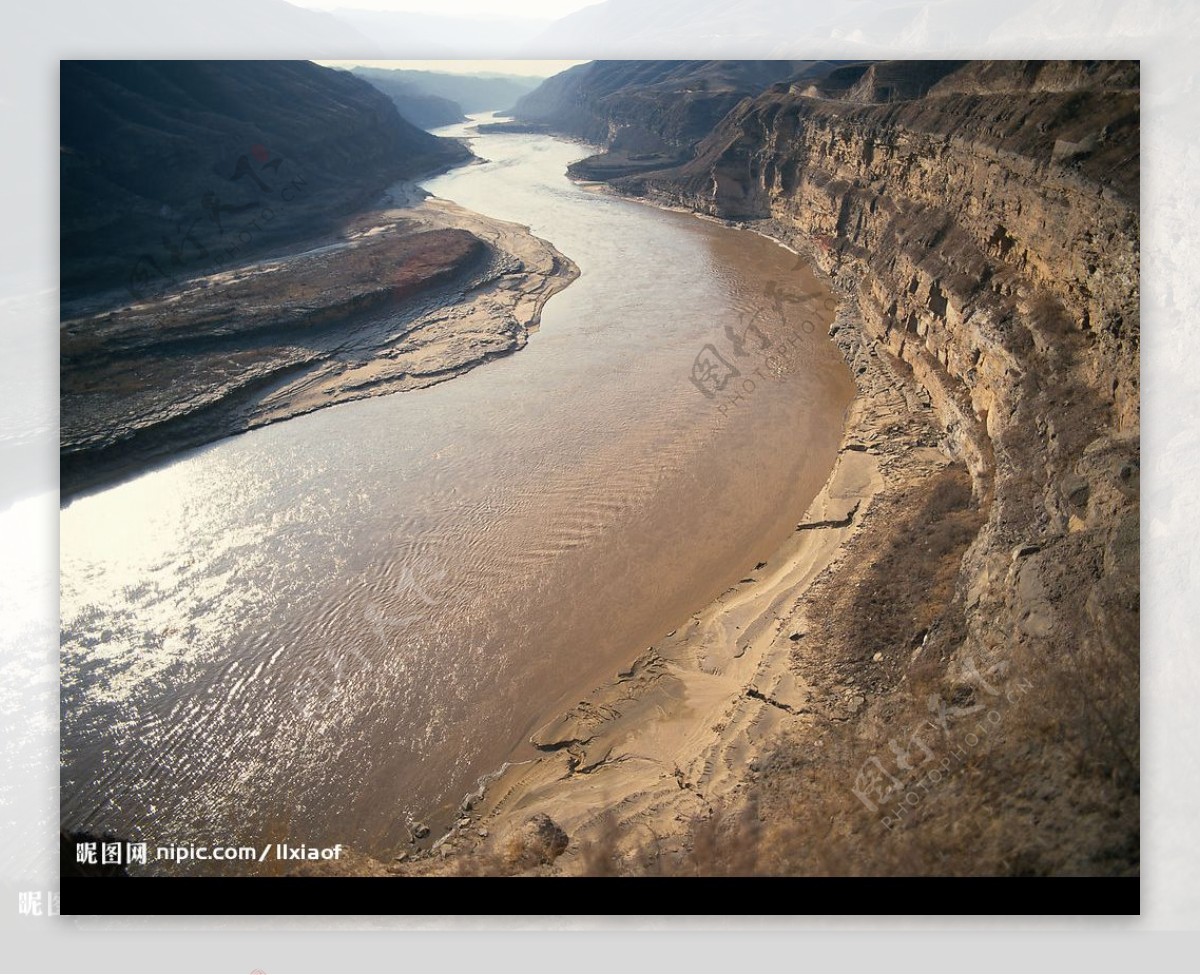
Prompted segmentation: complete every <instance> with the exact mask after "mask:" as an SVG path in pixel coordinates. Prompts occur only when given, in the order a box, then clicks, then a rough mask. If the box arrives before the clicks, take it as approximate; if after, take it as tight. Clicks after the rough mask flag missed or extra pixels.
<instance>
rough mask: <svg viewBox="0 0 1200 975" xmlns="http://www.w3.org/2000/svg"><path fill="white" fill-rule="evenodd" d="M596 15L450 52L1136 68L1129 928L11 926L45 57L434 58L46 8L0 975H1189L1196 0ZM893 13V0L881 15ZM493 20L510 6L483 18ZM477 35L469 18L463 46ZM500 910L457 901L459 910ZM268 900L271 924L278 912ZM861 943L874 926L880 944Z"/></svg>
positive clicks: (28, 204) (24, 118)
mask: <svg viewBox="0 0 1200 975" xmlns="http://www.w3.org/2000/svg"><path fill="white" fill-rule="evenodd" d="M611 2H613V3H619V4H622V5H623V13H621V15H620V16H617V17H615V18H611V19H610V20H609V21H607V22H594V21H593V22H591V23H590V24H587V25H585V26H584V27H582V28H578V29H574V30H571V29H567V28H569V26H570V25H565V26H564V25H561V24H560V25H559V27H560V28H561V29H560V30H559V31H558V33H557V34H555V35H546V37H547V38H549V39H540V40H539V39H538V38H536V37H535V38H533V39H531V40H526V41H522V42H521V43H520V44H519V45H514V46H512V47H511V48H510V49H501V47H500V46H499V45H498V44H497V43H490V42H487V41H486V40H485V41H481V40H479V39H478V36H477V35H474V36H475V39H472V40H469V42H464V44H465V46H464V49H463V50H461V52H457V53H459V54H460V55H461V56H462V57H464V58H492V57H505V56H513V57H523V58H530V57H554V58H595V57H609V58H613V57H617V58H619V57H638V56H641V57H646V56H654V57H766V56H770V57H794V58H810V57H843V58H845V57H868V56H869V57H909V58H912V57H927V56H936V57H1021V58H1024V57H1032V56H1040V57H1082V58H1087V57H1099V56H1104V57H1128V58H1140V59H1141V60H1142V68H1143V71H1142V82H1143V88H1142V92H1143V96H1142V108H1143V111H1142V125H1143V129H1142V131H1143V153H1142V174H1143V175H1142V203H1143V210H1142V213H1143V224H1142V234H1143V238H1142V239H1143V242H1144V249H1143V264H1142V283H1143V296H1144V297H1143V319H1142V324H1143V336H1144V343H1143V344H1144V348H1143V358H1142V365H1143V384H1142V390H1143V396H1142V403H1143V485H1144V493H1143V502H1142V526H1143V527H1142V539H1143V559H1142V566H1143V589H1142V592H1143V595H1142V606H1143V613H1142V618H1143V621H1144V623H1143V633H1142V637H1143V639H1142V648H1143V684H1142V687H1143V698H1142V702H1143V703H1142V715H1143V743H1144V749H1143V752H1144V758H1143V764H1142V769H1143V825H1144V828H1143V834H1142V850H1143V883H1142V892H1143V916H1142V917H1141V918H1139V919H1110V920H1106V921H1105V920H1101V921H1098V920H1076V921H1071V920H1068V919H1062V918H1059V919H1053V920H1037V919H1026V920H1015V919H1011V918H1010V919H996V918H989V917H988V916H987V915H988V913H989V911H991V910H996V909H1006V910H1009V911H1012V910H1019V909H1020V905H1019V904H1005V903H1003V902H998V903H996V904H992V903H986V904H984V903H981V904H978V905H969V906H968V907H971V908H973V909H976V910H978V914H979V916H978V917H975V918H971V919H941V920H939V919H931V918H920V917H907V918H905V917H896V918H886V919H885V918H874V919H872V918H859V919H852V918H840V919H838V918H820V917H817V916H812V914H811V912H814V911H817V910H819V908H820V905H819V904H812V903H774V902H773V903H762V904H745V903H738V904H723V903H711V904H703V905H700V904H697V905H686V906H685V905H678V907H677V909H678V910H688V909H698V908H704V909H707V910H710V911H712V912H714V915H715V916H713V917H698V916H677V917H646V916H639V917H615V916H614V917H578V916H571V915H557V916H548V915H534V914H530V915H529V916H525V917H514V916H503V917H464V918H440V917H425V916H420V915H415V914H404V915H402V916H399V917H380V918H358V919H356V918H329V919H321V918H306V919H296V918H291V919H289V918H270V917H262V918H253V919H244V918H243V919H238V918H230V919H214V918H208V919H199V918H197V919H172V918H108V919H104V918H80V917H72V918H61V917H56V918H46V917H25V916H20V915H19V914H18V910H17V908H18V893H19V892H20V891H23V890H40V891H46V892H48V891H50V890H54V889H56V888H57V876H56V873H57V866H56V846H55V842H56V841H55V837H56V831H57V822H58V809H57V805H58V803H57V748H58V717H57V701H58V691H57V653H58V638H57V622H58V620H57V616H58V608H57V497H56V493H55V492H56V482H57V419H58V368H57V327H56V326H57V315H56V311H57V303H56V295H55V288H56V279H57V263H58V262H57V227H58V201H57V181H58V168H57V162H56V157H57V147H56V143H57V124H58V120H57V94H58V92H57V78H58V60H59V59H60V58H78V57H99V58H124V57H135V58H172V57H218V58H219V57H263V58H275V57H303V58H323V59H331V58H337V59H357V58H420V57H428V56H432V53H431V52H430V51H428V50H423V49H421V48H420V46H419V45H413V44H409V45H407V46H406V47H405V46H404V45H400V47H397V46H396V45H395V44H394V43H392V42H389V43H388V44H387V45H386V46H384V47H382V48H381V47H380V46H379V44H378V38H375V39H374V40H370V41H369V40H367V39H366V38H365V37H362V36H361V35H360V36H358V37H355V36H354V35H353V34H347V33H345V32H341V31H335V30H333V29H332V26H333V25H331V24H330V23H329V22H325V21H311V20H307V19H305V18H309V17H323V16H330V15H328V14H318V13H314V12H312V11H299V10H298V8H296V7H293V6H291V5H290V4H287V3H285V2H284V0H210V2H205V3H203V4H202V5H193V4H190V3H188V4H184V3H175V2H171V0H156V2H146V0H121V2H115V3H86V2H66V0H60V2H43V3H39V4H22V5H20V6H17V5H15V4H10V5H8V6H7V7H6V9H5V12H4V14H3V20H4V33H3V40H2V41H0V44H3V46H4V51H3V57H2V58H0V73H2V77H0V80H2V82H3V83H2V85H0V122H2V128H0V133H2V138H3V142H2V145H3V149H2V155H0V158H2V159H3V166H4V175H3V179H2V180H0V624H2V626H0V650H2V656H0V763H2V764H0V803H2V811H0V825H2V826H3V833H2V834H0V966H2V967H3V968H5V969H6V970H11V971H72V970H82V971H97V972H99V971H123V972H139V971H233V972H250V971H252V970H254V969H261V970H264V971H266V972H272V973H273V972H280V971H343V970H352V971H376V970H422V971H442V970H455V969H459V970H461V969H464V968H483V969H490V970H496V971H509V970H512V971H525V972H535V971H564V970H571V969H581V970H589V971H590V970H605V969H610V970H614V969H615V970H621V969H628V968H637V969H641V970H647V969H650V970H666V971H676V970H678V971H709V970H712V971H721V970H731V969H747V968H748V969H752V970H761V971H774V970H780V971H783V970H795V969H801V968H813V969H818V970H863V969H868V968H876V967H878V968H883V969H884V970H888V971H920V972H935V971H954V972H958V971H966V970H972V969H977V968H978V969H987V970H1018V969H1021V968H1025V967H1033V968H1035V969H1037V970H1053V969H1063V970H1073V971H1094V972H1098V971H1109V970H1111V971H1129V970H1135V969H1142V968H1153V969H1156V970H1162V971H1167V970H1195V965H1196V959H1200V950H1197V949H1200V938H1198V936H1197V935H1196V934H1195V933H1194V932H1196V930H1197V928H1200V884H1198V883H1197V882H1196V880H1195V877H1196V876H1197V874H1198V873H1200V857H1198V856H1197V847H1198V844H1197V840H1196V832H1195V820H1196V815H1197V810H1200V802H1198V801H1197V799H1198V795H1197V774H1196V772H1197V758H1196V755H1197V745H1198V744H1200V736H1198V732H1200V708H1197V706H1196V692H1197V689H1198V685H1200V681H1198V680H1197V676H1198V675H1197V671H1198V665H1197V656H1198V655H1200V636H1198V634H1200V627H1198V626H1197V623H1198V615H1200V614H1198V610H1197V607H1198V606H1200V587H1198V586H1197V572H1196V566H1197V564H1198V559H1197V556H1196V554H1195V553H1196V551H1197V546H1196V542H1197V530H1196V521H1197V516H1198V515H1200V487H1198V485H1200V424H1198V423H1197V419H1198V418H1197V413H1198V410H1197V405H1198V401H1200V400H1198V397H1197V389H1198V386H1200V378H1198V372H1197V366H1198V365H1200V363H1197V362H1196V361H1195V359H1194V356H1195V355H1196V345H1197V340H1196V336H1197V297H1196V296H1197V273H1196V264H1197V257H1198V256H1200V249H1198V247H1197V233H1196V221H1197V218H1198V216H1200V213H1198V208H1197V204H1196V198H1195V194H1196V192H1197V188H1198V181H1197V178H1196V177H1197V170H1198V168H1200V166H1198V161H1200V147H1198V145H1197V142H1196V139H1197V135H1198V134H1200V133H1198V131H1197V125H1196V121H1197V105H1198V104H1200V90H1198V89H1197V83H1196V74H1195V69H1194V64H1195V63H1196V41H1197V39H1198V38H1200V27H1198V14H1200V5H1193V4H1192V3H1189V2H1187V0H1179V2H1152V0H1092V2H1086V0H1079V2H1075V0H1038V2H1032V0H1010V2H1008V3H1004V2H1003V0H986V2H984V0H940V2H939V0H929V2H922V0H877V2H876V0H841V2H837V0H821V2H812V0H801V2H787V0H725V3H724V4H723V5H722V4H716V3H714V2H712V0H658V2H656V0H639V2H632V0H611ZM514 6H517V5H514ZM898 7H901V8H904V9H903V10H901V11H899V15H898V16H897V15H896V13H897V11H896V9H895V8H898ZM721 9H726V10H729V11H732V12H733V13H732V14H730V15H728V19H727V20H726V21H725V22H724V23H726V24H727V25H728V30H727V31H726V30H725V29H724V28H720V29H715V28H714V24H716V25H717V27H720V24H721V22H720V21H716V20H714V19H713V17H712V16H711V15H712V11H714V10H721ZM504 10H505V8H503V7H501V6H499V5H498V6H497V7H496V12H495V14H494V16H497V17H499V16H503V15H504ZM518 12H519V11H518ZM538 13H539V15H541V16H544V13H543V12H542V11H539V12H538ZM585 13H586V12H585ZM298 16H299V18H300V19H297V17H298ZM472 36H473V35H472V34H471V32H470V31H469V30H464V32H463V37H464V38H471V37H472ZM505 43H511V42H508V41H506V42H505ZM402 48H403V49H402ZM439 53H440V52H439ZM999 889H1000V890H1001V891H1002V890H1003V888H1002V887H1001V888H999ZM1000 896H1003V895H1002V894H1001V895H1000ZM515 901H516V903H514V904H513V905H512V906H516V907H520V908H522V909H525V910H527V911H530V912H533V911H538V910H564V909H569V907H570V904H569V903H564V902H563V899H562V898H561V897H560V896H558V895H556V894H554V893H550V895H549V896H547V891H546V890H543V889H542V887H541V886H540V885H539V886H538V887H537V888H536V889H534V890H531V891H530V892H529V893H527V894H525V895H524V896H519V897H518V898H515ZM508 906H510V905H509V904H507V903H495V904H478V905H475V904H464V910H475V911H479V910H489V909H491V910H503V909H504V908H506V907H508ZM614 906H615V907H618V908H621V907H624V906H625V905H614ZM664 906H665V905H664ZM1070 907H1071V906H1070V905H1064V910H1069V909H1070ZM1081 907H1082V905H1081ZM1088 907H1094V906H1093V905H1088ZM213 909H214V910H219V909H220V905H216V904H214V905H213ZM262 909H263V910H264V911H269V910H270V905H269V903H264V904H263V906H262ZM420 909H421V905H420V904H397V905H382V904H381V905H380V910H381V911H383V910H391V911H406V912H408V911H417V910H420ZM626 909H627V908H626ZM895 909H896V911H897V912H903V911H914V910H919V909H920V905H919V904H913V903H898V904H896V905H895ZM745 911H755V912H761V913H759V914H758V915H757V916H756V917H755V918H754V919H753V921H751V920H749V919H741V918H737V917H730V916H728V912H745ZM767 912H778V913H777V914H775V915H770V914H768V913H767ZM869 930H870V931H874V932H876V933H875V934H874V935H870V936H868V935H867V934H865V933H864V932H866V931H869ZM666 931H670V932H673V933H664V932H666ZM1014 931H1019V932H1020V933H1019V934H1014V933H1013V932H1014ZM615 932H620V935H619V936H618V935H617V934H616V933H615ZM1171 932H1183V933H1171Z"/></svg>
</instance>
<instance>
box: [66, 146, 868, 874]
mask: <svg viewBox="0 0 1200 975" xmlns="http://www.w3.org/2000/svg"><path fill="white" fill-rule="evenodd" d="M474 148H475V151H476V153H477V154H478V155H480V156H481V157H483V158H484V159H486V160H487V162H486V163H483V164H480V165H474V166H470V167H467V168H463V169H459V170H456V171H454V172H451V173H448V174H445V175H443V176H440V177H437V178H435V179H433V180H430V181H428V182H427V183H426V184H424V185H425V187H426V189H428V190H429V191H430V192H432V193H433V194H435V195H437V196H440V197H444V198H447V199H450V200H453V201H455V202H457V203H459V204H461V205H463V206H465V207H468V208H470V209H473V210H476V211H479V212H481V213H484V214H487V215H489V216H494V217H498V218H501V219H505V220H511V221H516V222H519V223H522V224H527V225H529V226H530V228H531V229H532V231H533V233H535V234H537V235H538V236H541V237H543V238H545V239H547V240H549V241H551V242H552V243H553V244H554V245H555V246H556V247H558V249H559V250H560V251H562V252H563V253H564V254H566V255H568V256H569V257H571V258H572V259H573V260H574V261H575V262H576V263H577V264H578V265H579V267H580V269H581V272H582V274H581V276H580V278H579V280H577V281H576V282H575V283H573V284H572V285H571V286H570V287H568V288H567V289H566V290H565V291H563V292H561V293H560V294H558V295H556V296H555V297H554V298H552V299H551V300H550V302H549V304H548V305H547V306H546V309H545V312H544V315H543V320H542V325H541V329H540V331H539V332H537V334H535V335H533V336H532V337H531V339H530V341H529V344H528V346H527V347H526V348H525V349H524V350H522V351H520V352H518V353H516V354H514V355H511V356H509V357H507V358H503V359H499V360H496V361H494V362H491V363H488V364H486V365H484V366H482V367H480V368H477V369H476V370H474V371H473V372H471V373H469V374H468V375H466V376H464V377H461V378H458V379H455V380H453V381H450V382H447V383H444V384H442V385H439V386H435V387H431V388H429V389H425V390H420V391H416V392H410V393H403V394H399V395H394V396H386V397H380V398H377V399H371V400H365V401H361V402H357V403H352V404H347V405H344V406H338V407H333V408H330V409H327V410H323V411H320V412H317V413H314V414H311V415H308V416H304V417H300V418H298V419H293V420H290V421H288V422H285V423H281V424H278V425H276V426H272V427H267V428H265V429H261V430H257V431H254V432H251V433H246V434H243V435H240V436H237V437H233V438H231V439H228V440H224V441H221V442H219V443H216V444H213V445H211V446H209V447H207V448H204V449H201V450H198V451H193V452H190V453H188V454H186V455H183V456H181V457H180V458H178V459H177V460H176V461H174V462H173V463H171V464H169V465H168V466H165V467H162V468H160V469H157V470H154V471H151V472H149V473H146V474H143V475H141V476H138V477H135V478H133V479H131V480H128V481H125V482H124V483H121V484H118V485H116V486H114V487H111V488H109V489H107V490H104V491H101V492H99V493H96V494H92V495H89V496H85V497H81V498H78V499H76V500H74V501H72V502H71V503H69V504H68V505H66V506H65V507H64V508H63V509H62V512H61V567H62V775H61V778H62V808H63V821H64V824H65V825H67V826H68V827H71V828H87V829H90V830H93V831H95V832H103V831H111V832H113V833H115V834H118V835H120V836H123V837H127V838H131V839H138V840H145V841H147V842H148V843H149V844H151V845H152V846H153V845H155V844H160V843H161V844H166V843H168V842H170V843H198V844H217V843H220V844H241V843H247V844H261V843H263V842H285V841H286V842H291V843H307V844H310V845H326V844H332V843H343V844H348V845H350V846H352V847H355V848H357V849H360V850H362V851H364V852H370V853H374V854H379V855H384V854H387V853H390V852H394V851H395V850H396V849H398V848H400V847H402V845H403V844H404V842H405V841H406V839H407V831H406V827H405V822H406V819H407V818H408V817H410V816H411V817H415V818H417V819H421V820H426V821H428V822H430V823H433V824H436V823H437V822H438V821H439V816H443V817H444V816H445V815H447V814H448V812H449V810H450V809H451V807H453V806H454V805H456V804H457V802H458V801H459V800H460V799H461V798H462V797H463V795H464V794H465V793H467V792H469V791H470V790H471V789H472V788H473V786H474V784H475V782H476V781H477V780H478V779H479V777H480V776H481V775H483V774H484V773H487V772H488V771H490V770H492V769H494V768H496V767H497V766H499V765H500V764H501V763H503V762H504V761H506V760H510V761H511V760H520V759H521V758H522V757H527V756H528V754H529V752H530V750H531V746H529V745H528V744H527V743H526V739H527V738H528V735H529V734H530V732H531V731H532V730H534V729H535V728H536V727H538V726H539V725H540V724H542V723H544V722H545V721H546V720H547V719H548V718H549V717H551V716H553V715H554V714H555V713H556V711H558V710H561V709H562V708H563V707H564V706H567V705H570V704H572V703H574V702H575V701H577V700H578V699H579V698H580V697H581V695H583V694H585V693H586V692H587V691H588V690H589V689H590V688H591V687H592V686H594V685H595V684H597V683H598V682H601V681H603V680H605V679H608V678H610V677H612V675H613V674H614V672H615V671H616V670H618V669H620V668H621V667H624V666H626V665H628V664H629V663H630V662H631V661H632V660H633V659H634V658H635V657H636V656H637V655H638V654H639V653H640V652H641V651H642V650H644V649H645V647H646V646H647V645H649V644H651V643H653V642H654V641H655V640H656V639H658V638H659V637H661V636H662V635H663V634H664V633H666V632H667V631H668V630H670V629H673V628H674V627H675V626H677V625H679V624H680V623H682V622H684V621H685V620H686V619H687V618H688V616H689V615H690V614H691V613H692V612H694V611H696V610H698V609H700V608H701V607H702V606H703V605H705V604H706V603H707V602H709V601H710V600H711V599H712V598H714V597H715V596H716V595H718V594H719V593H720V592H721V591H723V590H724V589H725V588H726V587H728V586H729V585H731V584H733V583H736V582H737V581H738V580H739V579H741V578H743V577H745V576H746V575H747V574H748V573H749V572H751V571H752V570H753V568H754V566H755V564H756V563H757V562H759V561H762V560H766V559H769V558H770V556H771V553H772V551H773V550H774V548H775V547H776V546H777V545H778V544H779V542H780V541H781V540H782V539H783V538H784V537H786V536H787V535H788V533H789V532H791V531H792V530H793V528H794V525H795V523H796V522H797V521H798V520H799V519H800V517H801V515H802V514H803V512H804V509H805V508H806V507H807V505H808V502H809V500H810V499H811V498H812V496H813V495H814V494H815V493H816V491H817V490H818V489H819V488H820V486H821V484H822V483H823V481H824V480H825V477H826V476H827V474H828V472H829V470H830V468H831V466H832V463H833V460H834V456H835V451H836V449H837V444H838V439H839V436H840V434H841V429H842V424H843V418H844V412H845V409H846V407H847V405H848V404H849V402H850V399H851V396H852V393H853V387H852V383H851V381H850V377H849V375H848V372H847V370H846V367H845V365H844V364H843V363H842V361H841V359H840V357H839V356H838V354H837V351H836V350H835V349H834V347H833V345H832V344H831V343H830V342H829V340H828V338H827V336H826V324H827V322H828V318H829V312H828V310H827V309H826V304H827V301H828V298H829V294H828V291H827V289H826V287H825V285H824V284H822V283H821V282H820V281H819V280H817V279H816V278H814V277H813V276H812V275H811V274H810V273H809V272H808V271H807V270H806V269H805V268H804V267H802V266H800V265H799V264H798V261H797V258H796V256H795V255H794V254H792V253H790V252H789V251H787V250H785V249H783V248H781V247H779V246H777V245H776V244H774V243H773V242H771V241H769V240H767V239H766V238H764V237H761V236H759V235H757V234H754V233H752V232H750V231H745V230H735V229H730V228H727V227H723V226H720V225H717V224H715V223H712V222H708V221H703V220H700V219H698V218H696V217H694V216H691V215H688V214H682V213H674V212H666V211H662V210H657V209H653V208H651V207H648V206H644V205H641V204H638V203H635V202H630V201H626V200H622V199H619V198H616V197H614V196H612V195H610V194H609V193H607V192H605V191H603V190H600V189H599V188H595V187H587V186H579V185H575V184H572V183H571V182H570V181H569V180H567V178H566V177H565V175H564V171H565V169H566V166H567V164H568V163H569V162H571V161H572V160H574V159H577V158H580V157H582V156H584V155H586V154H587V153H588V151H589V150H588V149H587V148H586V147H583V146H579V145H576V144H572V143H569V142H565V141H562V140H558V139H554V138H551V137H547V136H532V135H511V134H494V135H493V134H489V135H483V136H479V137H477V138H476V139H475V142H474ZM149 869H151V870H178V869H179V868H178V867H174V866H172V865H170V864H162V863H160V864H158V865H157V866H155V865H154V864H153V863H151V864H150V865H149ZM185 869H186V868H185ZM192 869H197V870H201V871H203V870H204V869H205V868H204V867H195V868H192ZM226 869H230V870H233V871H234V872H247V873H249V872H254V871H255V870H256V869H259V868H257V867H256V866H255V865H253V864H238V865H237V866H236V867H230V868H226Z"/></svg>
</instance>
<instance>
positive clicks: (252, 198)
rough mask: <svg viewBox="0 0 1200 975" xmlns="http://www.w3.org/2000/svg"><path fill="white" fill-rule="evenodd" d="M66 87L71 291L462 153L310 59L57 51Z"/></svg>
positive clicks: (290, 235)
mask: <svg viewBox="0 0 1200 975" xmlns="http://www.w3.org/2000/svg"><path fill="white" fill-rule="evenodd" d="M61 85H62V91H61V112H62V118H61V132H60V146H61V148H60V164H61V175H60V180H61V202H62V206H61V209H62V221H61V272H62V291H63V297H64V299H71V298H73V297H78V296H80V295H84V294H87V293H89V292H94V291H97V290H101V289H106V288H117V289H122V290H123V291H124V292H126V295H125V300H128V298H129V297H130V296H132V297H134V298H138V297H139V296H143V295H145V294H148V293H153V292H156V291H162V290H164V289H165V288H166V287H169V286H171V285H172V284H173V283H174V282H177V281H179V280H183V279H186V278H188V277H194V276H196V275H198V274H201V273H206V272H207V271H210V270H212V269H213V268H214V267H219V266H223V265H227V264H230V263H236V262H238V261H241V260H245V259H246V257H247V256H250V255H252V254H255V253H261V252H262V251H264V250H266V249H268V248H270V247H272V246H275V245H278V244H279V243H282V242H290V241H293V240H297V239H300V238H303V237H306V236H310V235H314V234H319V233H325V232H328V231H330V230H332V229H333V228H334V227H335V226H336V225H337V223H338V221H340V220H343V219H344V218H345V217H347V216H348V215H350V214H351V213H353V212H354V211H356V210H357V209H360V208H361V207H362V206H363V205H364V204H366V203H367V202H369V201H370V200H371V199H372V198H374V197H376V196H377V195H378V194H379V193H380V192H381V191H382V190H383V189H384V188H385V187H387V186H388V185H389V184H390V183H392V182H394V181H395V180H398V179H403V178H408V177H413V176H416V175H418V174H420V173H424V172H428V171H431V170H434V169H437V168H439V167H442V166H448V165H451V164H453V163H455V162H462V161H465V160H466V159H468V158H470V153H469V151H468V150H466V149H465V148H464V147H463V146H462V145H461V144H460V143H458V142H454V141H451V140H445V139H437V138H435V137H434V136H431V135H429V134H428V133H427V132H423V131H421V130H420V129H418V128H416V126H414V125H412V124H411V123H409V122H406V121H405V120H404V119H402V118H401V117H400V116H399V115H398V114H397V113H396V109H395V108H394V106H393V105H392V103H391V101H390V100H389V99H388V98H387V97H386V96H384V95H383V94H381V93H380V92H379V91H377V90H376V89H375V88H373V87H371V86H370V85H369V84H367V83H366V82H365V81H362V80H361V79H359V78H356V77H354V76H353V75H351V74H349V73H348V72H344V71H334V70H332V69H329V68H322V67H318V66H317V65H315V64H311V63H309V62H307V61H226V62H204V61H161V62H153V61H102V62H94V61H93V62H86V61H64V62H63V63H62V69H61Z"/></svg>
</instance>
